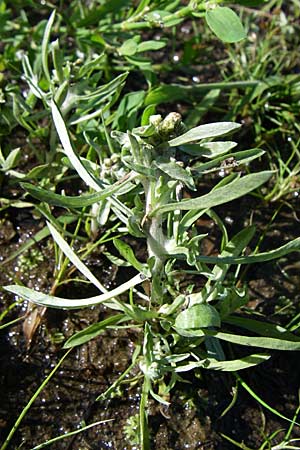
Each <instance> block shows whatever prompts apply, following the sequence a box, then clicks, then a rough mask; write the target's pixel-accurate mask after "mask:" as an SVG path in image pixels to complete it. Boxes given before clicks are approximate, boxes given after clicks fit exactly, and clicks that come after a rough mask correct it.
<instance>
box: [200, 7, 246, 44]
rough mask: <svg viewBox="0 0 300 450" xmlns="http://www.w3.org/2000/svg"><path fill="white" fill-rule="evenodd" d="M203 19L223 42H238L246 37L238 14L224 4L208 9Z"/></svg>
mask: <svg viewBox="0 0 300 450" xmlns="http://www.w3.org/2000/svg"><path fill="white" fill-rule="evenodd" d="M205 19H206V22H207V25H208V26H209V28H210V29H211V30H212V31H213V33H215V35H216V36H217V37H218V38H219V39H221V41H223V42H238V41H241V40H242V39H245V37H246V32H245V30H244V27H243V25H242V23H241V21H240V19H239V17H238V15H237V14H236V13H235V12H234V11H233V10H232V9H230V8H227V7H226V6H225V7H221V6H217V7H215V8H212V9H209V10H208V11H206V15H205Z"/></svg>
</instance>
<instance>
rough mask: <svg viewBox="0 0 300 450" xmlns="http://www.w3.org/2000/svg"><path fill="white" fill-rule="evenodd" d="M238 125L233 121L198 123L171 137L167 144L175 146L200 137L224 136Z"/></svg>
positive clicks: (197, 139)
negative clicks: (196, 125) (197, 125)
mask: <svg viewBox="0 0 300 450" xmlns="http://www.w3.org/2000/svg"><path fill="white" fill-rule="evenodd" d="M240 127H241V125H240V124H239V123H235V122H216V123H208V124H205V125H199V127H195V128H192V129H191V130H189V131H187V132H186V133H184V134H182V135H181V136H178V137H177V138H174V139H171V140H170V141H169V145H170V146H171V147H175V146H178V145H183V144H188V143H189V142H195V141H200V140H201V139H206V138H212V137H216V136H224V135H226V134H228V133H232V132H233V131H235V130H237V129H238V128H240Z"/></svg>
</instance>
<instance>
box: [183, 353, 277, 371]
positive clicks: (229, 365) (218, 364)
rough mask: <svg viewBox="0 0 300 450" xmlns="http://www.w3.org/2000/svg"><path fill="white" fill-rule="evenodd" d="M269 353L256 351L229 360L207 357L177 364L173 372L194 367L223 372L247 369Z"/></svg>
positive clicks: (261, 360) (258, 362) (260, 361)
mask: <svg viewBox="0 0 300 450" xmlns="http://www.w3.org/2000/svg"><path fill="white" fill-rule="evenodd" d="M269 358H270V355H266V354H264V353H257V354H254V355H249V356H245V357H244V358H240V359H234V360H229V361H217V360H216V359H212V358H207V359H205V360H204V361H195V362H190V363H188V364H184V365H182V366H178V367H176V369H175V372H187V371H188V370H193V369H196V368H198V367H199V368H200V367H201V368H204V369H210V370H221V371H223V372H234V371H236V370H242V369H248V367H252V366H257V364H261V363H262V362H264V361H267V360H268V359H269Z"/></svg>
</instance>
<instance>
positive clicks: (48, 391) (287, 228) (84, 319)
mask: <svg viewBox="0 0 300 450" xmlns="http://www.w3.org/2000/svg"><path fill="white" fill-rule="evenodd" d="M249 202H253V200H250V198H248V199H244V200H242V202H241V205H240V207H241V209H240V210H239V211H245V215H243V214H240V215H237V214H236V216H234V214H235V212H234V210H233V211H232V213H230V210H227V215H228V217H227V224H228V226H229V230H230V228H231V231H232V232H233V231H234V229H235V228H239V227H240V226H241V225H242V223H241V222H243V223H244V224H245V221H247V220H248V219H249V216H247V213H246V209H247V205H248V206H249ZM295 206H296V207H297V205H296V203H295ZM248 210H249V208H248ZM219 213H221V210H220V211H219ZM297 213H299V209H298V211H297V210H294V211H291V210H290V209H289V208H287V207H284V208H282V211H281V212H280V213H279V215H278V217H277V218H276V222H274V224H273V225H270V218H271V216H272V214H273V212H272V211H271V210H270V209H268V208H266V207H265V208H264V207H263V206H262V205H261V206H260V208H259V209H257V210H256V212H255V213H254V221H255V222H256V223H258V224H259V225H260V227H261V228H262V229H264V228H266V227H268V231H267V235H266V239H265V240H264V241H263V246H262V249H261V250H264V248H265V247H266V248H268V246H269V248H270V246H272V247H275V246H277V245H280V244H282V243H284V242H285V241H286V240H288V239H291V238H292V237H295V236H297V231H298V226H297V225H298V221H297V216H295V214H297ZM229 219H230V220H229ZM1 225H2V226H1V236H0V241H1V248H0V252H1V253H0V255H1V259H2V261H3V260H5V258H6V257H7V256H8V255H10V254H11V252H13V251H15V250H16V249H17V248H18V247H19V246H20V245H21V244H22V243H23V242H25V241H26V240H27V239H28V238H29V237H30V236H32V235H34V234H35V233H36V232H37V231H38V230H39V229H40V228H41V227H42V226H43V223H42V222H41V221H34V220H33V219H32V217H31V215H30V214H28V213H25V212H24V211H22V210H16V209H9V210H7V211H6V212H5V214H3V218H2V222H1ZM201 226H202V227H203V228H206V230H208V229H209V230H210V235H211V237H210V240H209V241H208V242H207V246H208V247H209V246H211V248H213V246H214V245H215V242H216V240H217V238H218V237H217V235H216V236H215V234H214V230H213V228H212V224H211V223H210V221H209V220H208V221H207V222H205V221H204V222H202V223H201ZM53 265H54V259H53V254H52V250H51V246H49V245H48V244H47V240H44V241H41V242H40V243H38V244H35V245H34V247H32V248H31V250H30V252H27V253H26V254H25V256H24V255H22V256H21V257H20V256H19V257H18V258H16V259H14V260H13V261H11V262H9V263H8V264H5V265H3V266H2V267H1V269H2V271H1V275H0V278H1V280H0V281H1V285H5V284H9V283H12V282H15V280H13V278H14V277H16V276H17V277H18V278H19V279H20V280H21V281H24V283H25V282H26V284H27V285H29V286H31V287H34V288H35V289H40V290H43V291H46V290H48V291H49V289H51V285H52V278H51V277H52V273H53ZM89 265H90V268H91V270H93V271H96V272H98V274H99V273H101V274H102V275H101V276H102V280H103V281H104V282H106V283H109V282H111V278H112V273H113V268H112V267H109V266H108V264H107V262H105V259H104V258H103V257H102V255H101V251H99V252H98V253H97V252H95V253H94V254H93V255H92V257H91V258H90V261H89ZM114 276H115V274H114ZM245 276H246V277H247V279H248V282H249V286H250V293H251V301H250V303H249V305H248V307H249V308H251V309H254V310H255V311H256V312H257V313H264V314H267V315H268V317H269V320H271V321H275V322H278V323H287V322H288V321H289V320H290V319H291V318H292V317H293V316H295V315H297V314H298V313H299V300H300V289H299V287H300V277H299V262H298V261H297V255H295V254H294V255H291V256H290V257H289V258H285V259H283V260H281V261H279V262H275V263H268V264H264V265H257V266H250V267H249V269H248V270H247V273H246V274H245ZM114 282H115V283H118V275H117V277H116V279H115V281H114ZM85 286H86V285H85ZM64 289H65V290H67V294H68V296H71V295H73V296H74V297H75V296H78V293H79V290H80V296H89V295H92V294H93V291H92V290H91V288H90V287H87V288H86V290H85V291H84V293H83V288H82V285H81V284H80V286H79V285H76V284H73V285H65V287H64ZM72 292H73V294H72ZM64 294H65V292H64ZM0 295H1V300H2V301H1V305H2V312H3V311H7V308H8V307H9V305H11V304H12V302H13V301H14V299H12V297H11V295H9V294H8V293H4V292H1V294H0ZM26 313H27V317H26V318H24V320H22V321H21V322H19V323H17V324H16V325H12V326H10V327H8V328H5V329H3V330H1V337H0V339H1V341H0V345H1V346H0V352H1V353H0V367H1V372H0V377H1V378H0V379H1V385H2V388H1V392H0V428H1V441H2V440H3V438H4V437H5V435H6V434H7V433H8V431H9V430H10V428H11V426H12V425H13V423H14V421H15V420H16V418H17V416H18V414H19V413H20V412H21V410H22V408H23V407H24V406H25V405H26V403H27V402H28V400H29V399H30V398H31V396H32V395H33V393H34V392H35V390H36V389H37V388H38V386H39V385H40V383H41V382H42V380H44V379H45V377H46V376H47V375H48V374H49V372H50V371H51V370H52V369H53V367H54V366H55V364H56V363H57V362H58V360H59V359H60V357H61V356H62V355H63V351H62V350H61V347H62V341H63V340H65V339H66V338H68V337H69V336H71V335H72V334H73V333H74V331H77V330H80V329H82V328H84V327H86V326H87V325H89V324H91V323H93V322H95V321H98V320H100V319H101V318H103V317H104V316H105V314H106V311H105V310H104V309H103V308H101V307H97V308H92V309H87V310H82V311H75V312H64V311H59V310H53V311H50V310H48V311H47V312H46V313H45V314H43V315H42V317H41V320H40V323H38V326H37V330H36V331H35V333H34V336H31V337H32V342H31V343H29V342H28V327H29V330H30V320H29V318H31V319H32V316H28V309H27V305H24V304H19V305H16V306H15V307H12V309H11V310H10V311H9V312H8V313H7V315H6V317H5V318H3V322H8V321H9V320H13V319H15V318H17V317H22V316H24V315H25V316H26ZM24 327H25V332H26V327H27V334H26V333H25V334H24ZM26 336H27V338H26ZM29 336H30V331H29ZM137 340H138V335H137V334H136V331H134V330H132V331H130V332H128V331H125V330H124V331H121V332H120V330H118V332H116V331H110V332H106V333H105V334H103V335H102V336H100V337H98V338H96V339H94V340H92V341H90V342H89V343H88V344H86V345H83V346H81V347H79V348H75V349H73V350H72V352H71V353H70V355H69V356H68V358H67V359H66V360H65V362H64V363H63V365H62V366H61V368H60V369H59V371H58V372H57V373H56V375H55V376H54V377H53V378H52V380H51V381H50V382H49V384H48V385H47V387H46V388H45V389H44V390H43V392H42V393H41V394H40V396H39V397H38V398H37V400H36V401H35V402H34V404H33V406H32V407H31V409H30V410H29V412H28V414H27V415H26V416H25V418H24V420H23V422H22V423H21V425H20V427H19V430H18V432H17V433H16V435H15V438H14V440H13V441H12V444H11V446H10V448H11V449H16V448H19V445H21V444H22V446H21V448H22V449H24V450H29V449H32V448H33V447H34V446H35V445H37V444H40V443H42V442H44V441H45V440H47V439H50V438H53V437H55V436H57V435H60V434H62V433H65V432H68V431H71V430H74V429H76V428H79V427H80V426H82V424H83V423H92V422H95V421H99V420H106V419H113V420H112V421H111V422H108V423H106V424H103V425H99V426H97V427H95V428H92V429H90V430H88V431H86V432H84V433H82V434H79V435H77V436H74V437H73V438H69V439H65V440H62V441H60V442H59V443H57V444H53V445H52V446H51V449H53V450H55V449H57V450H58V449H74V450H85V449H95V450H96V449H97V450H99V449H106V448H111V449H115V450H125V449H135V448H138V446H136V445H135V444H132V442H134V426H131V427H130V426H129V425H128V423H129V422H128V419H129V418H131V423H133V422H134V419H132V417H134V416H135V414H137V412H138V405H139V395H140V384H139V382H138V381H137V382H132V383H131V385H123V386H121V389H120V390H119V391H118V392H117V393H116V394H115V395H114V396H113V398H110V399H109V400H106V401H104V402H97V401H96V398H97V397H98V395H99V394H101V393H103V392H104V391H105V390H106V389H107V388H108V387H109V386H110V385H111V383H112V382H113V381H114V380H116V378H117V377H118V375H120V374H121V373H122V372H123V371H124V370H125V369H126V368H127V367H128V365H129V364H130V361H131V356H132V352H133V349H134V343H135V342H136V341H137ZM134 375H135V374H134V373H133V374H131V376H132V377H134ZM241 376H242V377H243V378H244V380H245V381H246V382H247V383H248V384H249V385H250V386H251V387H252V389H253V390H254V391H255V392H256V394H257V395H259V396H261V397H262V398H263V399H264V400H265V401H266V402H267V403H269V404H270V405H271V406H272V407H273V408H275V409H277V411H279V412H280V413H281V414H283V415H285V416H287V417H292V416H293V414H294V412H295V410H296V408H297V406H298V389H299V387H300V382H299V380H300V360H299V354H298V353H286V354H284V353H281V352H273V356H272V358H271V360H270V361H268V362H266V363H264V364H263V365H261V366H259V367H257V368H254V369H251V370H249V371H243V372H241ZM187 381H188V382H189V383H181V384H178V385H177V386H176V389H175V390H174V391H173V393H172V396H171V406H170V408H169V409H168V410H165V409H162V408H160V407H159V406H158V405H156V404H154V403H150V409H149V422H150V429H151V440H152V448H153V449H157V450H177V449H178V450H182V449H191V450H196V449H207V450H223V449H224V450H226V449H232V448H235V447H234V446H233V444H231V443H229V442H227V441H226V440H225V439H224V438H222V434H224V435H227V436H230V437H231V438H233V439H234V440H236V441H237V442H244V443H245V444H247V446H248V447H250V448H251V449H255V450H256V449H258V448H259V445H260V443H261V442H264V440H265V438H266V436H268V435H270V434H271V433H272V432H274V431H279V430H280V429H282V430H287V429H288V427H289V424H288V423H287V422H285V421H284V420H281V419H278V417H276V416H275V415H273V414H271V413H269V412H268V411H266V410H265V409H264V410H263V409H262V408H261V407H260V406H259V404H258V403H257V402H255V401H254V400H253V399H252V398H251V397H250V396H249V394H248V393H247V392H246V391H244V390H243V389H242V388H241V387H240V389H239V392H238V395H237V400H236V402H235V405H234V406H233V407H232V408H231V409H230V411H229V412H227V414H226V415H225V416H224V417H221V415H222V413H223V411H224V410H225V409H226V408H227V406H228V405H229V404H230V402H231V401H232V398H233V393H234V389H235V385H236V380H235V377H234V376H233V375H231V374H221V373H216V372H205V371H201V372H200V371H199V373H195V374H193V375H191V374H190V375H188V377H187ZM283 436H284V431H282V432H280V433H279V434H278V435H277V436H276V438H275V439H274V440H273V441H272V443H273V445H274V444H275V443H279V442H280V440H281V439H282V438H283ZM292 436H294V437H297V436H298V437H299V436H300V429H299V428H297V427H294V429H293V433H292ZM130 439H131V443H130Z"/></svg>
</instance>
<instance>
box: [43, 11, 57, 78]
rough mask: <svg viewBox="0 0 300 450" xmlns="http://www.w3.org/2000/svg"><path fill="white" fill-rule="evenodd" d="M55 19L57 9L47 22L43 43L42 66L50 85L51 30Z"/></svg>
mask: <svg viewBox="0 0 300 450" xmlns="http://www.w3.org/2000/svg"><path fill="white" fill-rule="evenodd" d="M54 19H55V9H54V11H53V12H52V14H51V16H50V17H49V20H48V22H47V25H46V28H45V32H44V36H43V42H42V65H43V70H44V74H45V77H46V78H47V80H48V82H49V83H50V73H49V67H48V49H49V41H50V34H51V29H52V25H53V22H54Z"/></svg>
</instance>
